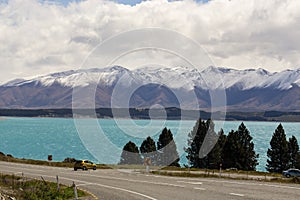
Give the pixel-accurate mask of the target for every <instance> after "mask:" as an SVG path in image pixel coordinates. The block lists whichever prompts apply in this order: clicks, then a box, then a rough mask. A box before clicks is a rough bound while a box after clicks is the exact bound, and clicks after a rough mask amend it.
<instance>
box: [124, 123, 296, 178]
mask: <svg viewBox="0 0 300 200" xmlns="http://www.w3.org/2000/svg"><path fill="white" fill-rule="evenodd" d="M214 129H215V125H214V122H213V121H212V120H210V119H208V120H207V121H205V120H202V119H198V120H197V122H196V124H195V125H194V127H193V129H192V131H191V132H190V133H189V134H188V140H187V147H186V148H185V149H184V151H185V152H186V154H187V156H186V158H187V160H188V163H186V164H184V166H185V167H191V168H205V169H219V168H220V167H222V168H226V169H227V168H236V169H239V170H245V171H248V170H252V171H254V170H256V166H257V165H258V158H259V155H258V154H256V152H255V149H254V143H253V141H252V140H253V138H252V136H251V134H250V131H249V130H248V129H247V127H246V126H245V124H244V123H241V124H240V125H239V127H238V129H237V130H231V131H230V132H229V133H228V134H227V135H225V134H224V131H223V129H221V130H220V131H219V132H218V133H216V132H215V130H214ZM267 156H268V160H267V165H266V169H267V171H269V172H277V173H281V172H282V171H283V170H285V169H288V168H300V151H299V145H298V141H297V139H296V137H295V136H292V137H291V138H289V139H288V140H287V139H286V135H285V131H284V129H283V126H282V124H279V125H278V127H277V128H276V130H275V132H274V133H273V136H272V139H271V141H270V148H269V149H268V151H267ZM146 157H148V158H151V160H152V164H153V165H158V166H166V165H169V166H178V167H179V166H180V165H179V156H178V152H177V148H176V144H175V142H174V140H173V135H172V133H171V131H170V130H169V129H167V128H164V129H163V130H162V133H161V134H160V136H159V139H158V142H157V145H156V144H155V142H154V140H153V139H152V138H151V137H148V138H146V139H145V140H144V141H143V142H142V144H141V147H140V148H138V147H137V146H136V145H135V144H134V143H133V142H131V141H129V142H128V143H127V144H126V145H125V146H124V148H123V152H122V155H121V160H120V164H141V163H143V159H142V158H146Z"/></svg>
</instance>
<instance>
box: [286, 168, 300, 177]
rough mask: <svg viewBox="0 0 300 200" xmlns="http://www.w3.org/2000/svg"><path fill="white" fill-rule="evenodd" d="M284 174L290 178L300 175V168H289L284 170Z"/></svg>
mask: <svg viewBox="0 0 300 200" xmlns="http://www.w3.org/2000/svg"><path fill="white" fill-rule="evenodd" d="M282 175H283V176H285V177H287V178H290V177H300V170H299V169H289V170H286V171H283V172H282Z"/></svg>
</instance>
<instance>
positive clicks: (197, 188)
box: [194, 187, 206, 190]
mask: <svg viewBox="0 0 300 200" xmlns="http://www.w3.org/2000/svg"><path fill="white" fill-rule="evenodd" d="M194 189H195V190H206V189H205V188H199V187H194Z"/></svg>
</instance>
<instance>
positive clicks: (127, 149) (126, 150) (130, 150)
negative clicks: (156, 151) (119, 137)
mask: <svg viewBox="0 0 300 200" xmlns="http://www.w3.org/2000/svg"><path fill="white" fill-rule="evenodd" d="M119 164H129V165H132V164H142V159H141V156H140V152H139V149H138V147H137V146H136V144H135V143H133V142H131V141H129V142H128V143H127V144H125V146H124V147H123V151H122V154H121V159H120V162H119Z"/></svg>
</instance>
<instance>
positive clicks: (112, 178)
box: [78, 174, 185, 188]
mask: <svg viewBox="0 0 300 200" xmlns="http://www.w3.org/2000/svg"><path fill="white" fill-rule="evenodd" d="M78 175H79V176H83V175H84V176H86V174H78ZM92 176H93V177H97V178H103V179H109V180H120V181H127V182H134V183H148V184H153V185H164V186H172V187H180V188H184V187H185V186H183V185H176V184H171V183H164V182H153V181H141V180H136V179H128V178H117V177H110V176H98V175H95V174H93V175H92ZM148 176H149V175H148Z"/></svg>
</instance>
